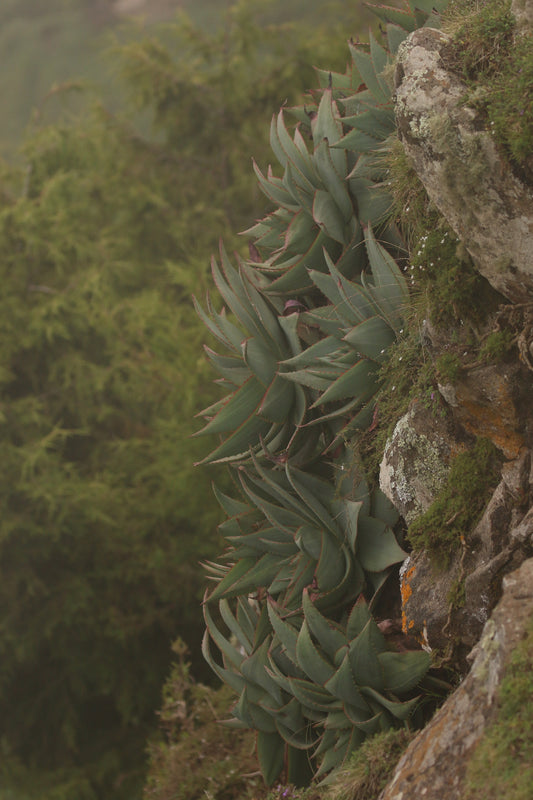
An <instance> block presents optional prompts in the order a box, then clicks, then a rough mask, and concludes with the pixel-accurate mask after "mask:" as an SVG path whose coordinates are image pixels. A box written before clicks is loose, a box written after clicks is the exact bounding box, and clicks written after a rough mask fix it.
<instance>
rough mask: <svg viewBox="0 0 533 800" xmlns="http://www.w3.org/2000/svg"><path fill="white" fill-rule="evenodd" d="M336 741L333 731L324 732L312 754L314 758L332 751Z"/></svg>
mask: <svg viewBox="0 0 533 800" xmlns="http://www.w3.org/2000/svg"><path fill="white" fill-rule="evenodd" d="M341 708H342V706H341ZM336 740H337V736H336V734H335V731H332V730H325V731H324V733H323V734H322V736H321V737H320V740H319V742H318V746H317V748H316V750H315V752H314V755H315V756H321V755H322V753H326V752H328V751H329V750H333V748H334V747H335V742H336ZM315 777H316V776H315Z"/></svg>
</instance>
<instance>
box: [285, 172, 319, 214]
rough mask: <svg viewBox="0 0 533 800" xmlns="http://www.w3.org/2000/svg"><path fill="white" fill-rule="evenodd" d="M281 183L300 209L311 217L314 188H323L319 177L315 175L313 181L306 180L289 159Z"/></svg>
mask: <svg viewBox="0 0 533 800" xmlns="http://www.w3.org/2000/svg"><path fill="white" fill-rule="evenodd" d="M283 185H284V187H285V188H286V189H287V191H288V192H289V193H290V195H291V197H293V199H294V201H295V202H296V203H297V204H298V207H299V208H300V210H301V211H303V212H304V213H305V214H307V215H308V216H309V217H310V218H311V219H312V210H313V197H314V194H315V190H316V189H323V188H324V187H323V184H322V181H321V180H320V177H319V176H318V175H317V176H316V178H315V179H314V180H313V182H311V181H308V180H307V178H306V177H305V175H303V174H302V173H301V172H300V171H299V169H298V168H297V167H296V166H295V165H294V164H293V163H292V161H289V162H288V164H287V166H286V168H285V174H284V175H283Z"/></svg>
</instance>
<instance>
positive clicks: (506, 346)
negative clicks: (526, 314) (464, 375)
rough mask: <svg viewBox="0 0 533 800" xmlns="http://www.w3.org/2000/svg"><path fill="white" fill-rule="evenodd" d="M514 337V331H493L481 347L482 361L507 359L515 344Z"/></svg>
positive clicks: (480, 355)
mask: <svg viewBox="0 0 533 800" xmlns="http://www.w3.org/2000/svg"><path fill="white" fill-rule="evenodd" d="M514 338H515V334H514V332H513V331H510V330H506V331H493V332H492V333H491V334H489V335H488V336H487V338H486V339H485V341H484V342H483V344H482V346H481V347H480V349H479V357H480V359H481V360H482V361H503V360H505V358H507V356H508V355H509V353H510V351H511V349H512V347H513V345H514Z"/></svg>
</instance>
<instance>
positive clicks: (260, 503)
mask: <svg viewBox="0 0 533 800" xmlns="http://www.w3.org/2000/svg"><path fill="white" fill-rule="evenodd" d="M241 482H242V484H243V488H244V491H245V492H246V495H247V496H248V497H249V498H250V500H252V502H253V503H254V504H255V505H256V506H257V508H258V509H259V510H260V511H261V512H262V513H263V514H264V515H265V517H266V518H267V519H268V520H269V522H271V523H272V525H277V526H278V527H279V528H281V529H282V530H284V531H287V532H290V533H291V535H292V534H293V532H294V531H295V530H296V529H297V528H298V526H300V525H301V524H302V522H304V521H305V518H304V517H302V516H301V515H300V514H298V513H297V512H294V511H292V510H291V509H289V508H287V507H286V506H284V505H278V504H276V503H271V502H270V501H269V500H266V499H265V498H263V497H261V496H260V495H258V494H257V493H256V492H254V491H253V489H252V488H251V486H250V484H249V483H248V482H247V481H246V479H245V477H244V476H241Z"/></svg>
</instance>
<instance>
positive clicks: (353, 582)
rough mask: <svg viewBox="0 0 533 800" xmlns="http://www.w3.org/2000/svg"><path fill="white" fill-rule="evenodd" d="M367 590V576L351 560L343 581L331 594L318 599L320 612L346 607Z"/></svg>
mask: <svg viewBox="0 0 533 800" xmlns="http://www.w3.org/2000/svg"><path fill="white" fill-rule="evenodd" d="M364 588H365V576H364V573H363V570H362V568H361V566H360V564H359V563H358V562H357V561H352V560H351V559H350V560H349V561H348V560H347V564H346V572H345V574H344V577H343V578H342V580H341V581H340V582H339V583H338V584H337V586H335V587H334V588H333V589H331V590H330V591H329V592H324V593H321V594H320V595H319V596H318V597H317V599H316V606H317V608H318V609H319V610H320V611H326V610H327V611H330V610H331V609H333V610H335V609H337V608H338V607H339V606H340V607H343V606H346V604H347V603H350V602H351V601H352V600H353V599H354V598H355V597H357V596H358V595H359V594H360V593H361V592H362V591H363V589H364Z"/></svg>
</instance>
